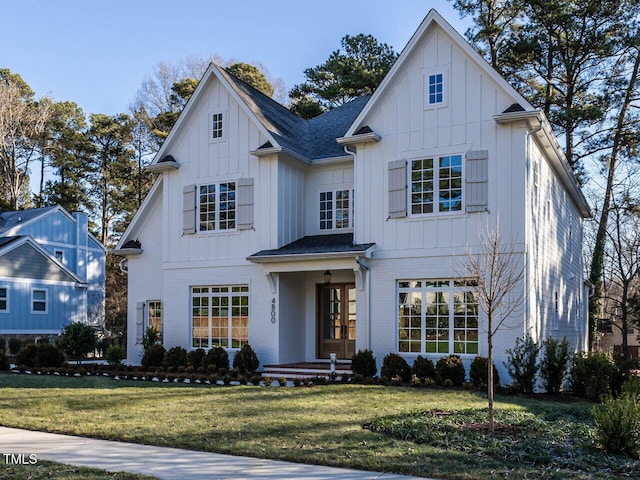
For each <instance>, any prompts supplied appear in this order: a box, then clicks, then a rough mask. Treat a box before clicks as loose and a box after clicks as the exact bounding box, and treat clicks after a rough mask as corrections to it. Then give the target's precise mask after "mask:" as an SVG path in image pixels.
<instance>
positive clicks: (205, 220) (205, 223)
mask: <svg viewBox="0 0 640 480" xmlns="http://www.w3.org/2000/svg"><path fill="white" fill-rule="evenodd" d="M197 208H198V231H199V232H211V231H216V230H233V229H235V228H236V182H222V183H210V184H208V185H200V186H199V187H198V206H197Z"/></svg>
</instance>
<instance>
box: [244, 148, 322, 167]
mask: <svg viewBox="0 0 640 480" xmlns="http://www.w3.org/2000/svg"><path fill="white" fill-rule="evenodd" d="M249 153H250V154H251V155H254V156H256V157H258V158H261V157H267V156H269V155H279V154H282V155H286V156H287V157H290V158H294V159H296V160H299V161H301V162H303V163H306V164H307V165H310V164H311V163H312V161H311V159H310V158H308V157H305V156H304V155H301V154H300V153H298V152H294V151H293V150H291V149H289V148H285V147H280V146H278V147H269V148H258V149H256V150H251V151H250V152H249Z"/></svg>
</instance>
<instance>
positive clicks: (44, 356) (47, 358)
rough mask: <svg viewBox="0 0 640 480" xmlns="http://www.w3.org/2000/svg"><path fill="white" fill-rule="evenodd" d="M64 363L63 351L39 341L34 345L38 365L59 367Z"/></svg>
mask: <svg viewBox="0 0 640 480" xmlns="http://www.w3.org/2000/svg"><path fill="white" fill-rule="evenodd" d="M63 363H64V353H62V351H61V350H60V349H59V348H56V347H54V346H53V345H51V344H49V343H39V344H38V346H37V347H36V365H37V366H38V367H59V366H61V365H62V364H63Z"/></svg>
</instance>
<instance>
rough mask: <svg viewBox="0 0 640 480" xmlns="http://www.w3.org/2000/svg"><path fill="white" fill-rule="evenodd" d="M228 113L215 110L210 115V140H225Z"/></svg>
mask: <svg viewBox="0 0 640 480" xmlns="http://www.w3.org/2000/svg"><path fill="white" fill-rule="evenodd" d="M225 117H226V113H225V112H215V113H212V114H210V115H209V129H210V130H209V131H210V135H209V141H210V142H219V141H221V140H224V137H225V131H224V129H225V126H226V118H225Z"/></svg>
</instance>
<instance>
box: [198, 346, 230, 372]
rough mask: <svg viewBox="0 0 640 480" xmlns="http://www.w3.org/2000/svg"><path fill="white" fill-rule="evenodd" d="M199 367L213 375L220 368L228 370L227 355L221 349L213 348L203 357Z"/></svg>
mask: <svg viewBox="0 0 640 480" xmlns="http://www.w3.org/2000/svg"><path fill="white" fill-rule="evenodd" d="M201 365H202V366H203V367H205V368H206V369H207V371H211V372H213V373H215V372H217V371H218V370H220V369H221V368H224V369H225V370H229V354H228V353H227V351H226V350H225V349H224V348H222V347H213V348H212V349H211V350H209V351H208V352H207V354H206V355H205V356H204V358H203V359H202V361H201Z"/></svg>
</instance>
